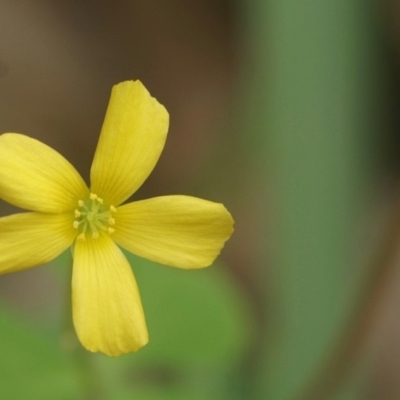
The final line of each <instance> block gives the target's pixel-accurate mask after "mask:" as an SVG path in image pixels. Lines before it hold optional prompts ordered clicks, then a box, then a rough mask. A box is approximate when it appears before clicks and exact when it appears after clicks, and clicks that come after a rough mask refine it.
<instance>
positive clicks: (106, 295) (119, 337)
mask: <svg viewBox="0 0 400 400" xmlns="http://www.w3.org/2000/svg"><path fill="white" fill-rule="evenodd" d="M72 305H73V320H74V325H75V329H76V332H77V334H78V337H79V340H80V341H81V343H82V345H83V346H84V347H85V348H86V349H87V350H90V351H93V352H97V351H100V352H102V353H105V354H107V355H109V356H119V355H121V354H124V353H128V352H131V351H136V350H138V349H139V348H141V347H142V346H144V345H145V344H146V343H147V342H148V335H147V328H146V322H145V319H144V314H143V308H142V304H141V301H140V295H139V290H138V287H137V284H136V281H135V278H134V276H133V273H132V270H131V267H130V265H129V263H128V261H127V259H126V258H125V256H124V255H123V254H122V252H121V250H120V249H119V248H118V247H117V246H116V245H115V243H114V242H113V241H112V240H111V239H110V238H109V237H108V236H107V235H105V234H104V235H101V236H100V237H99V238H97V239H87V240H86V241H83V240H77V241H76V242H75V250H74V267H73V275H72Z"/></svg>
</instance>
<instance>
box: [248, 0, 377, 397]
mask: <svg viewBox="0 0 400 400" xmlns="http://www.w3.org/2000/svg"><path fill="white" fill-rule="evenodd" d="M247 7H248V9H247V11H248V17H249V18H248V24H249V44H250V47H251V52H252V57H253V63H252V65H253V69H252V76H250V74H249V76H247V78H246V82H250V89H249V90H250V95H249V98H248V100H249V102H250V104H249V110H251V111H249V115H250V113H251V121H252V124H249V126H251V129H252V136H251V138H250V140H249V142H250V145H253V147H254V151H255V152H256V154H258V155H259V160H260V165H261V168H263V169H264V172H265V176H266V179H265V181H264V183H265V184H266V185H268V193H271V198H270V199H268V200H266V209H268V214H269V216H270V218H269V221H268V223H269V224H270V232H269V237H271V238H273V239H272V242H270V243H269V244H268V246H269V248H272V256H271V258H270V262H271V264H272V265H271V267H270V268H269V272H271V271H272V274H271V273H270V274H269V276H266V275H267V274H266V273H264V272H265V262H260V276H262V277H263V279H264V281H265V282H267V283H268V285H266V286H268V288H272V301H273V304H272V307H273V308H274V312H275V314H274V317H273V318H270V319H269V330H268V333H267V334H266V335H268V336H267V340H266V346H265V347H264V349H263V352H262V354H263V362H262V368H261V373H260V375H259V376H258V379H257V393H256V395H255V397H256V398H257V399H261V398H262V399H268V400H287V399H292V398H295V397H296V396H297V395H298V394H299V393H301V392H302V390H303V389H304V386H305V385H306V384H307V383H308V382H309V381H310V380H311V379H312V377H313V376H316V375H317V373H318V371H319V368H320V366H321V364H322V363H323V361H325V360H326V358H327V357H329V355H330V352H331V351H332V349H333V348H334V344H335V343H336V342H337V340H338V338H339V337H340V334H341V332H343V331H344V330H345V329H346V328H348V326H347V324H346V323H347V321H348V317H349V315H350V314H351V310H352V309H353V308H354V304H355V298H354V293H356V292H357V291H359V289H360V285H361V284H362V282H357V281H356V280H353V279H352V278H354V276H355V272H354V271H355V265H354V259H355V257H354V248H355V246H354V243H355V242H354V236H355V232H356V229H355V223H356V221H357V217H358V216H359V214H358V212H359V206H360V201H362V194H363V193H362V189H363V188H364V187H363V185H364V183H365V176H366V173H367V172H366V170H367V169H366V168H363V167H365V165H364V163H365V154H364V153H363V152H364V151H365V148H366V146H365V142H368V140H369V139H368V138H369V132H368V130H367V129H366V128H367V127H368V126H369V125H370V124H369V122H370V121H371V113H370V110H369V109H368V106H369V104H368V103H369V100H368V98H369V97H368V96H369V95H370V92H369V90H370V88H371V86H370V76H368V73H369V72H370V71H369V67H368V63H369V62H370V60H369V57H370V49H369V46H368V37H367V35H366V32H367V29H366V19H367V17H368V2H360V1H358V0H346V1H328V0H322V1H314V0H304V1H296V0H269V1H265V0H257V1H255V2H250V3H248V6H247ZM249 119H250V117H249ZM266 245H267V244H266ZM266 298H268V301H269V305H268V307H269V309H271V292H269V293H267V294H266Z"/></svg>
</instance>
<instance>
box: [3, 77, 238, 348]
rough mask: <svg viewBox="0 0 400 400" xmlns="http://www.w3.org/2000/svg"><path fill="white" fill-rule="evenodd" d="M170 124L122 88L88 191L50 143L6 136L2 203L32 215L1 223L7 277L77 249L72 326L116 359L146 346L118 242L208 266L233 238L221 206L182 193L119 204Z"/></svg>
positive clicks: (152, 255) (138, 88) (144, 94)
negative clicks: (70, 247) (229, 239)
mask: <svg viewBox="0 0 400 400" xmlns="http://www.w3.org/2000/svg"><path fill="white" fill-rule="evenodd" d="M168 122H169V117H168V113H167V111H166V109H165V108H164V107H163V106H162V105H161V104H159V103H158V102H157V100H156V99H154V98H153V97H151V96H150V94H149V92H148V91H147V90H146V88H145V87H144V86H143V85H142V84H141V82H139V81H135V82H123V83H120V84H118V85H116V86H114V87H113V90H112V93H111V98H110V102H109V105H108V109H107V113H106V116H105V120H104V123H103V127H102V130H101V134H100V138H99V143H98V145H97V149H96V153H95V156H94V160H93V164H92V168H91V171H90V180H91V187H90V189H88V187H87V185H86V184H85V182H84V181H83V179H82V178H81V176H80V175H79V173H78V172H77V171H76V169H75V168H74V167H73V166H72V165H71V164H70V163H69V162H68V161H67V160H66V159H65V158H64V157H62V156H61V155H60V154H59V153H57V152H56V151H55V150H53V149H51V148H50V147H48V146H46V145H45V144H43V143H41V142H39V141H37V140H35V139H32V138H29V137H27V136H24V135H20V134H16V133H6V134H3V135H1V136H0V197H1V198H2V199H4V200H6V201H8V202H9V203H11V204H13V205H15V206H17V207H21V208H23V209H27V210H30V212H24V213H20V214H14V215H11V216H7V217H3V218H0V273H8V272H15V271H20V270H23V269H26V268H31V267H34V266H37V265H41V264H44V263H47V262H49V261H51V260H53V259H54V258H55V257H57V256H58V255H59V254H61V253H62V252H63V251H64V250H66V249H67V248H68V247H69V246H71V245H72V246H73V260H74V261H73V274H72V306H73V322H74V326H75V329H76V332H77V335H78V338H79V340H80V341H81V343H82V345H83V346H84V347H85V348H86V349H88V350H90V351H93V352H97V351H100V352H102V353H105V354H108V355H110V356H118V355H120V354H123V353H127V352H130V351H136V350H138V349H139V348H141V347H142V346H144V345H145V344H146V343H147V342H148V334H147V328H146V322H145V318H144V313H143V308H142V304H141V300H140V295H139V291H138V287H137V284H136V280H135V278H134V275H133V273H132V270H131V268H130V265H129V263H128V261H127V259H126V258H125V256H124V254H123V253H122V251H121V250H120V248H119V246H121V247H123V248H124V249H126V250H128V251H130V252H132V253H135V254H137V255H139V256H141V257H145V258H148V259H150V260H153V261H156V262H159V263H162V264H165V265H169V266H173V267H178V268H184V269H192V268H203V267H206V266H208V265H210V264H211V263H212V262H213V261H214V259H215V258H216V257H217V255H218V254H219V252H220V250H221V248H222V247H223V245H224V242H225V241H226V240H227V239H228V238H229V237H230V235H231V234H232V231H233V228H232V225H233V220H232V217H231V215H230V214H229V212H228V211H227V210H226V209H225V208H224V206H223V205H222V204H218V203H213V202H210V201H206V200H202V199H198V198H194V197H189V196H181V195H180V196H162V197H156V198H152V199H148V200H141V201H136V202H133V203H129V204H125V205H121V204H122V203H123V202H124V201H125V200H126V199H128V198H129V197H130V196H131V195H132V194H133V193H134V192H135V191H136V190H137V189H138V188H139V187H140V186H141V185H142V183H143V182H144V181H145V180H146V178H147V177H148V176H149V174H150V173H151V171H152V170H153V168H154V166H155V164H156V163H157V160H158V158H159V157H160V154H161V151H162V149H163V147H164V143H165V139H166V136H167V131H168ZM182 300H184V299H182Z"/></svg>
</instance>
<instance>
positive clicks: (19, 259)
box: [0, 212, 76, 274]
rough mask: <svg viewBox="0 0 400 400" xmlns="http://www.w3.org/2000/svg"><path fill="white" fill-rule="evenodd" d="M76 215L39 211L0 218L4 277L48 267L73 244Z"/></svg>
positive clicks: (0, 249)
mask: <svg viewBox="0 0 400 400" xmlns="http://www.w3.org/2000/svg"><path fill="white" fill-rule="evenodd" d="M72 222H73V216H72V215H71V213H68V214H42V213H36V212H29V213H21V214H14V215H10V216H8V217H3V218H0V274H4V273H8V272H15V271H20V270H23V269H26V268H30V267H35V266H37V265H42V264H45V263H47V262H49V261H51V260H53V259H54V258H56V257H57V256H58V255H59V254H61V253H62V252H63V251H64V250H65V249H67V248H68V246H70V245H71V243H72V242H73V240H74V238H75V236H76V230H75V229H74V228H73V226H72Z"/></svg>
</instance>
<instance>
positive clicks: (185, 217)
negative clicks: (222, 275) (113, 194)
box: [113, 196, 233, 268]
mask: <svg viewBox="0 0 400 400" xmlns="http://www.w3.org/2000/svg"><path fill="white" fill-rule="evenodd" d="M115 221H116V224H115V226H114V227H115V232H114V233H113V239H114V240H115V241H116V242H117V243H118V244H119V245H120V246H122V247H124V248H125V249H127V250H129V251H130V252H132V253H135V254H137V255H139V256H141V257H144V258H148V259H150V260H153V261H156V262H159V263H161V264H166V265H170V266H172V267H179V268H202V267H207V266H209V265H210V264H212V262H213V261H214V259H215V258H216V257H217V256H218V254H219V253H220V251H221V249H222V247H223V245H224V243H225V241H226V240H228V239H229V237H230V236H231V234H232V232H233V219H232V217H231V215H230V214H229V212H228V211H227V210H226V208H225V207H224V206H223V205H222V204H218V203H213V202H211V201H207V200H202V199H197V198H195V197H189V196H163V197H156V198H153V199H149V200H142V201H136V202H133V203H129V204H126V205H123V206H121V207H118V208H117V212H116V213H115Z"/></svg>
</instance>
